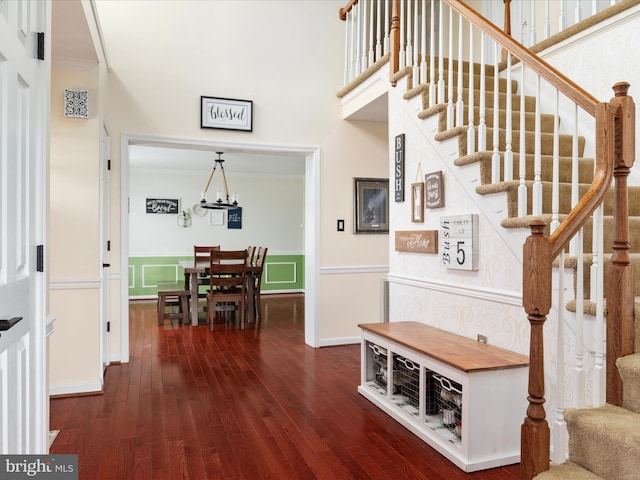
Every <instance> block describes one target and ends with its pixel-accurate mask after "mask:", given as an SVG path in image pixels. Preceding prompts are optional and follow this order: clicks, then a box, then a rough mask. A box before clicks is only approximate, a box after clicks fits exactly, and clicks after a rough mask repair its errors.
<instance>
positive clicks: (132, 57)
mask: <svg viewBox="0 0 640 480" xmlns="http://www.w3.org/2000/svg"><path fill="white" fill-rule="evenodd" d="M343 5H344V2H343V1H329V0H313V1H304V2H300V1H298V2H291V1H276V0H274V1H268V2H266V1H242V2H238V1H222V0H221V1H215V2H213V1H208V2H204V1H171V0H165V1H162V2H148V1H135V0H134V1H128V2H97V8H98V12H99V16H100V22H101V25H102V31H103V36H104V39H105V43H106V49H107V55H108V57H109V61H110V65H111V68H112V70H111V78H110V90H109V100H110V101H109V108H108V112H107V113H108V117H109V119H110V127H111V138H112V153H113V155H112V164H113V175H114V182H113V184H112V185H113V195H112V199H113V204H112V209H111V211H112V214H113V218H114V223H113V224H112V233H113V234H114V236H113V238H114V240H116V239H117V236H116V235H117V234H118V233H119V216H118V213H117V212H120V202H119V201H118V198H119V193H120V192H119V191H120V184H119V182H118V181H117V180H115V178H116V177H119V176H120V173H121V171H120V168H121V165H120V139H121V135H143V136H153V137H156V138H158V137H159V138H162V137H165V138H179V139H187V140H188V139H193V140H198V141H211V142H216V141H217V142H228V143H233V142H235V143H244V144H246V145H268V146H274V145H278V146H290V147H295V146H305V147H313V148H319V149H320V169H319V170H320V171H319V174H320V178H319V179H317V180H318V181H319V185H320V189H321V194H320V200H319V203H318V204H317V205H306V207H307V208H312V209H314V211H315V212H316V213H317V214H318V215H320V231H319V238H318V241H319V245H321V246H322V247H321V251H315V252H313V254H314V255H317V256H318V258H317V261H318V264H319V265H320V267H321V270H322V268H325V267H326V268H335V267H345V269H346V270H345V273H344V274H345V275H350V274H353V275H360V274H361V270H360V269H355V270H353V271H352V272H350V271H349V267H351V266H353V265H356V266H358V267H359V268H362V266H369V265H374V266H384V268H386V265H387V263H388V251H387V243H386V238H384V236H371V235H369V236H366V235H360V236H357V237H356V236H354V235H353V233H351V229H350V228H349V227H348V225H349V224H350V223H349V222H350V221H351V220H350V219H351V213H350V212H351V211H352V208H353V207H352V200H353V184H352V182H353V177H354V176H358V177H377V176H386V175H387V167H386V166H387V152H388V149H387V144H386V134H384V133H382V132H384V126H383V127H382V128H381V127H380V126H379V125H377V124H370V123H367V122H353V123H349V122H345V121H342V120H341V119H340V118H341V117H340V102H339V100H338V98H337V97H336V92H337V90H338V89H339V88H340V86H341V84H342V69H343V59H342V54H341V52H342V51H343V42H344V23H343V22H341V21H340V20H339V19H338V10H339V8H341V7H342V6H343ZM201 95H205V96H215V97H225V98H237V99H245V100H252V101H253V102H254V104H253V105H254V122H253V132H251V133H247V132H234V131H225V130H210V129H200V111H199V107H200V96H201ZM352 133H353V134H355V135H352ZM313 180H314V181H315V180H316V179H313ZM318 212H319V213H318ZM338 218H344V219H345V220H346V222H347V223H346V224H347V231H346V232H343V234H341V235H336V233H335V230H336V227H335V226H336V219H338ZM115 224H118V226H116V225H115ZM372 237H376V238H372ZM112 254H113V255H112V262H111V263H112V265H114V266H115V265H120V264H121V263H122V262H121V260H120V258H119V257H120V255H121V252H120V245H119V243H117V242H115V241H114V243H113V251H112ZM308 260H310V261H314V262H315V260H316V259H315V258H314V259H308ZM121 273H122V274H123V275H124V274H125V273H124V272H121ZM374 275H376V277H377V276H379V274H378V273H376V274H374ZM325 277H327V276H326V275H322V276H321V278H320V284H319V285H318V288H317V293H318V292H319V294H320V295H321V298H320V304H321V305H320V307H319V308H318V311H317V313H318V315H319V322H320V323H321V324H323V323H324V322H326V321H330V322H331V324H332V325H334V327H332V328H331V329H330V331H325V330H324V329H322V328H318V329H317V330H318V331H319V332H322V335H323V336H324V335H326V336H327V337H330V338H331V339H332V341H334V340H335V339H340V338H343V337H344V338H351V335H352V333H353V332H354V331H357V324H358V323H359V322H363V321H370V320H371V317H372V316H373V317H378V316H379V312H377V311H374V312H369V311H368V310H359V311H358V314H357V315H352V314H351V312H348V311H347V310H346V309H339V318H338V319H336V318H334V317H332V318H331V319H327V318H326V315H327V314H326V313H325V312H324V311H323V309H322V305H323V304H325V303H326V302H331V303H332V304H334V305H341V304H345V305H346V304H353V303H355V304H360V303H361V304H368V303H370V299H371V297H372V296H376V297H378V296H379V290H378V289H377V288H375V289H374V290H372V289H371V288H370V287H369V283H366V284H362V287H360V288H353V289H351V290H348V291H347V290H344V289H342V290H340V291H332V292H331V296H329V297H325V296H324V295H323V293H322V292H324V289H323V287H322V286H321V285H324V284H325V283H328V284H331V282H332V280H331V278H329V277H330V276H329V277H327V278H325ZM356 285H357V284H356ZM376 304H377V302H376ZM331 313H332V314H333V312H331Z"/></svg>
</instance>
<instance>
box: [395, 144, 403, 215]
mask: <svg viewBox="0 0 640 480" xmlns="http://www.w3.org/2000/svg"><path fill="white" fill-rule="evenodd" d="M393 171H394V172H395V175H394V176H395V178H394V187H393V188H394V192H395V200H396V202H404V133H401V134H400V135H396V141H395V160H394V168H393Z"/></svg>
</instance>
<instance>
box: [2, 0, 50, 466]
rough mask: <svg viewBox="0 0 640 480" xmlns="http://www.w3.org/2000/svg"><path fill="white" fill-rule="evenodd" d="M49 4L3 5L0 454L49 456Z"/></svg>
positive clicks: (7, 1) (9, 3)
mask: <svg viewBox="0 0 640 480" xmlns="http://www.w3.org/2000/svg"><path fill="white" fill-rule="evenodd" d="M48 4H49V2H24V1H20V2H16V1H11V0H2V1H0V319H4V320H7V319H14V321H15V319H21V320H20V321H18V322H17V323H15V325H14V326H12V327H11V328H9V329H8V330H4V331H0V425H1V428H2V434H1V435H0V454H6V453H24V454H28V453H41V454H43V453H47V451H48V442H47V439H48V418H47V411H48V410H47V402H48V391H47V383H46V382H47V376H46V365H47V359H46V277H45V275H46V273H44V272H45V266H46V244H45V238H46V230H45V228H46V221H45V220H46V197H47V190H46V189H47V184H46V178H47V172H46V169H47V162H46V157H47V150H46V149H47V141H46V139H47V138H48V115H49V97H48V91H49V89H48V85H49V71H50V68H49V62H48V61H47V60H40V59H38V56H40V57H42V58H46V56H47V53H48V51H49V50H50V48H49V47H48V45H49V39H48V38H47V37H48V30H49V29H48V25H49V24H50V20H49V19H50V15H49V6H48ZM38 32H42V33H43V34H44V35H43V36H42V37H39V35H38ZM39 38H44V41H43V42H39V41H38V40H39ZM39 43H41V45H42V46H43V47H42V48H41V49H39V48H38V44H39ZM11 323H12V322H11Z"/></svg>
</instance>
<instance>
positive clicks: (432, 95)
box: [429, 0, 443, 107]
mask: <svg viewBox="0 0 640 480" xmlns="http://www.w3.org/2000/svg"><path fill="white" fill-rule="evenodd" d="M434 2H435V0H431V15H430V18H431V22H430V26H431V28H430V29H429V30H430V31H431V35H430V39H431V44H430V45H429V106H430V107H433V106H434V105H435V104H436V29H435V21H434V20H433V8H434ZM442 10H443V8H442V6H440V15H439V20H438V22H439V27H440V29H439V30H440V31H442Z"/></svg>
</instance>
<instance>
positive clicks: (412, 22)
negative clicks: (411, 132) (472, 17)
mask: <svg viewBox="0 0 640 480" xmlns="http://www.w3.org/2000/svg"><path fill="white" fill-rule="evenodd" d="M624 3H628V2H626V0H560V1H558V0H536V1H531V0H513V1H512V0H503V1H492V2H482V5H483V11H482V12H479V13H482V15H483V16H484V17H485V18H487V19H488V20H490V21H492V22H493V23H495V24H496V25H499V26H501V28H503V29H504V31H505V32H506V33H507V34H508V35H511V36H512V37H513V38H514V39H516V40H517V41H518V42H520V43H521V44H522V45H523V46H525V47H528V48H531V49H532V51H534V52H537V51H540V49H542V48H544V47H545V46H547V45H550V44H552V43H553V42H555V41H557V40H558V37H559V36H562V35H565V34H567V32H569V33H572V34H573V33H576V32H578V31H580V30H581V29H585V28H588V27H589V26H591V25H593V24H595V23H598V22H599V21H601V18H600V17H601V16H602V14H603V11H605V10H607V9H608V8H609V7H611V6H615V5H620V4H624ZM393 4H396V5H397V8H398V11H397V12H396V13H395V14H394V13H393ZM439 6H440V0H396V1H394V0H350V1H349V2H348V3H347V4H346V5H345V6H344V7H343V8H341V9H340V11H339V16H340V18H341V19H342V20H344V21H345V26H346V28H345V42H344V43H345V56H344V58H345V64H344V84H345V85H347V84H348V83H349V82H351V81H353V80H354V79H356V78H357V77H358V76H359V75H361V74H362V73H363V72H364V71H365V70H367V69H368V68H370V67H371V66H373V65H374V64H375V63H376V62H378V61H380V60H381V59H383V58H384V57H386V56H388V55H389V53H390V51H391V42H392V39H391V27H392V20H393V17H394V16H395V17H396V21H397V25H398V29H397V35H398V39H397V42H398V59H397V66H396V68H395V70H393V72H392V73H395V71H397V69H398V68H400V69H401V68H404V67H406V66H407V65H410V66H412V68H414V72H413V74H414V78H415V79H416V81H417V83H420V82H425V81H427V79H426V78H425V75H426V70H427V68H426V65H422V63H421V62H423V61H424V60H423V59H424V58H425V57H427V56H428V55H429V53H430V52H432V47H433V46H434V45H436V44H438V42H439V41H441V40H442V38H441V37H440V34H441V33H442V32H439V31H438V29H437V22H436V21H434V20H436V19H437V18H438V15H439V14H440V8H439ZM621 7H622V5H621ZM425 20H427V21H426V22H425ZM491 55H492V53H491V52H488V57H487V60H489V61H491V60H492V59H491Z"/></svg>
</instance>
